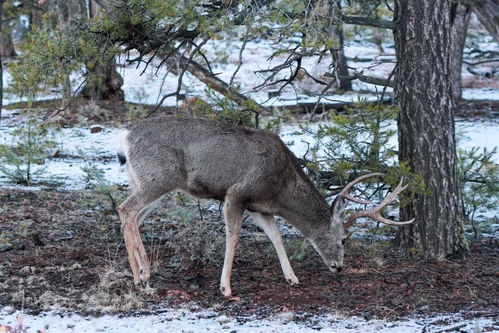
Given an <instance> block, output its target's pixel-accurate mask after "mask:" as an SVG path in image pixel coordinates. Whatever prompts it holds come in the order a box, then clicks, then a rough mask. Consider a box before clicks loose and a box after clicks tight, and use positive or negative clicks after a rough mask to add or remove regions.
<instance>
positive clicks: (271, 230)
mask: <svg viewBox="0 0 499 333" xmlns="http://www.w3.org/2000/svg"><path fill="white" fill-rule="evenodd" d="M250 215H251V216H252V217H253V221H254V222H255V224H256V225H257V226H259V227H260V228H261V229H263V231H264V232H265V234H266V235H267V236H268V237H269V238H270V241H271V242H272V244H273V245H274V248H275V250H276V252H277V256H278V257H279V262H280V263H281V268H282V272H283V273H284V277H285V278H286V281H288V283H289V284H291V285H294V284H298V283H299V281H298V278H297V277H296V275H295V273H294V272H293V269H292V268H291V264H290V263H289V259H288V256H287V254H286V250H285V249H284V244H283V242H282V238H281V233H280V232H279V228H278V227H277V222H276V221H275V219H274V217H273V216H272V215H266V214H261V213H250Z"/></svg>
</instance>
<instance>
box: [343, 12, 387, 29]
mask: <svg viewBox="0 0 499 333" xmlns="http://www.w3.org/2000/svg"><path fill="white" fill-rule="evenodd" d="M340 19H341V21H343V23H348V24H356V25H367V26H370V27H377V28H383V29H393V28H394V27H395V24H394V23H393V21H388V20H380V19H377V18H371V17H365V16H351V15H343V14H341V16H340Z"/></svg>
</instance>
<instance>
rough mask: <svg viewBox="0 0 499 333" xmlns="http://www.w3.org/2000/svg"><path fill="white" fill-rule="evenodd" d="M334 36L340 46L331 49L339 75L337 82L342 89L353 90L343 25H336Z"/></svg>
mask: <svg viewBox="0 0 499 333" xmlns="http://www.w3.org/2000/svg"><path fill="white" fill-rule="evenodd" d="M334 31H335V32H334V36H335V37H336V39H337V40H338V44H339V45H338V48H336V49H331V50H330V51H331V55H332V56H333V65H334V69H335V71H336V73H337V74H338V75H337V83H338V87H339V88H340V90H344V91H350V90H352V81H351V80H349V79H348V77H349V73H348V64H347V57H346V56H345V51H344V42H343V27H340V26H338V25H335V26H334Z"/></svg>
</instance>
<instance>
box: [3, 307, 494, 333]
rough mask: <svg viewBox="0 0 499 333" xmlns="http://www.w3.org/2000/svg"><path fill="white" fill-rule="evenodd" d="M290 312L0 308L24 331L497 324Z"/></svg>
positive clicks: (404, 331) (394, 331)
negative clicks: (92, 312)
mask: <svg viewBox="0 0 499 333" xmlns="http://www.w3.org/2000/svg"><path fill="white" fill-rule="evenodd" d="M293 315H294V314H293V313H292V312H283V313H280V314H278V315H275V316H273V317H271V318H268V319H257V318H254V317H244V318H233V317H227V316H225V315H220V314H218V313H216V312H213V311H209V310H204V311H191V310H188V309H162V310H159V311H158V313H157V314H152V315H125V316H124V315H121V316H109V315H106V316H102V317H89V316H81V315H78V314H75V313H68V312H62V311H52V312H46V313H42V314H39V315H26V314H21V313H20V312H19V311H14V312H12V311H10V310H8V309H7V310H6V309H3V310H1V309H0V324H4V325H8V326H15V325H16V324H17V323H18V322H19V321H21V319H19V320H18V318H22V323H23V325H24V326H25V327H27V328H28V332H40V330H43V331H44V332H48V333H51V332H58V333H59V332H61V333H62V332H78V333H94V332H109V333H113V332H116V333H118V332H119V333H121V332H151V333H156V332H158V333H159V332H248V333H249V332H252V333H256V332H314V331H320V332H338V333H342V332H365V333H371V332H372V333H374V332H386V333H413V332H454V331H459V332H484V331H485V330H488V331H489V332H492V331H493V330H494V329H496V330H497V329H499V325H498V324H497V323H496V322H495V321H494V320H493V319H491V318H475V319H472V320H469V319H463V317H462V315H461V314H456V315H435V316H432V317H424V318H418V317H412V318H403V319H399V320H395V321H384V320H377V319H374V320H365V319H362V318H359V317H344V316H341V315H336V314H329V315H323V316H316V317H312V318H307V321H306V322H295V321H293V320H292V319H293Z"/></svg>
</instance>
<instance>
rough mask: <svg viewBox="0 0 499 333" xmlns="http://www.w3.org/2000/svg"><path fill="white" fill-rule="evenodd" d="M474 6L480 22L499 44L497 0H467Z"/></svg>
mask: <svg viewBox="0 0 499 333" xmlns="http://www.w3.org/2000/svg"><path fill="white" fill-rule="evenodd" d="M465 2H467V3H470V4H471V5H472V9H473V11H474V12H475V13H476V16H477V17H478V21H480V23H481V24H482V25H483V26H484V27H485V29H487V31H488V32H489V34H490V35H491V36H492V37H493V38H494V39H495V40H496V42H498V43H499V3H497V0H467V1H465Z"/></svg>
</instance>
